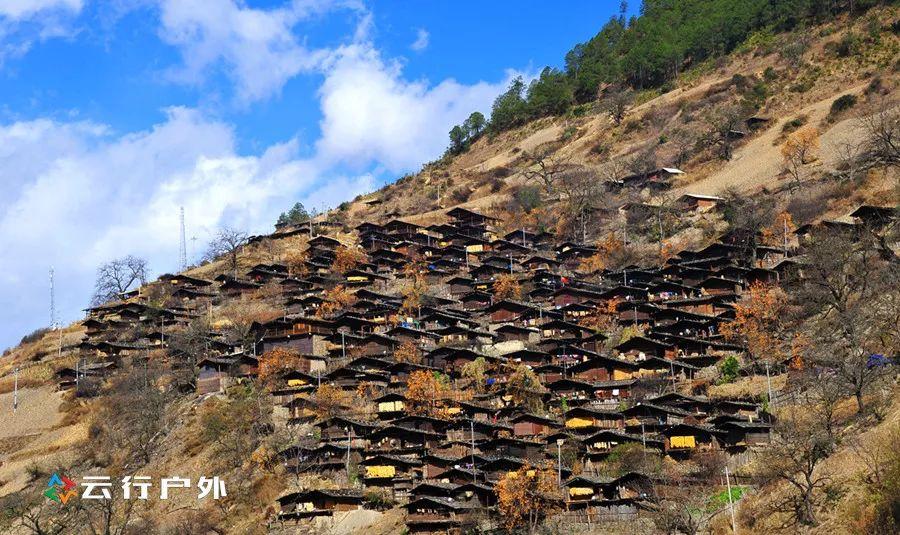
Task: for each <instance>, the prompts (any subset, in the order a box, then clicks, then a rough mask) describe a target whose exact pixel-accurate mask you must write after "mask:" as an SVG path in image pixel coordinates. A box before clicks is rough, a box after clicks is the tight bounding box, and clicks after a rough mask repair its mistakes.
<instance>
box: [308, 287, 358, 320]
mask: <svg viewBox="0 0 900 535" xmlns="http://www.w3.org/2000/svg"><path fill="white" fill-rule="evenodd" d="M355 300H356V298H355V297H354V296H353V294H352V293H350V291H349V290H347V288H345V287H344V286H343V285H340V284H339V285H337V286H335V287H334V288H329V289H328V290H325V291H324V292H322V304H321V305H319V308H318V309H317V310H316V316H318V317H320V318H323V317H326V316H330V315H331V314H333V313H335V312H337V311H338V310H343V309H345V308H347V307H348V306H350V305H352V304H353V302H354V301H355Z"/></svg>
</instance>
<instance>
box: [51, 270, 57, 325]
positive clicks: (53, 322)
mask: <svg viewBox="0 0 900 535" xmlns="http://www.w3.org/2000/svg"><path fill="white" fill-rule="evenodd" d="M50 327H51V328H52V329H55V328H56V288H54V282H53V266H50Z"/></svg>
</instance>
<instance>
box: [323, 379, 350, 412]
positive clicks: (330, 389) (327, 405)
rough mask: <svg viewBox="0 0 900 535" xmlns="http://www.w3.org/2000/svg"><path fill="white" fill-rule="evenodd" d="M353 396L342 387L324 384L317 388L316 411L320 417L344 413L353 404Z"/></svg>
mask: <svg viewBox="0 0 900 535" xmlns="http://www.w3.org/2000/svg"><path fill="white" fill-rule="evenodd" d="M352 401H353V397H352V396H351V395H350V394H349V393H347V392H345V391H343V390H341V389H340V388H338V387H336V386H334V385H329V384H323V385H320V386H319V388H317V389H316V393H315V402H316V413H317V414H318V415H319V417H320V418H330V417H332V416H337V415H339V414H343V413H344V412H345V411H346V410H347V408H348V407H350V406H351V405H352Z"/></svg>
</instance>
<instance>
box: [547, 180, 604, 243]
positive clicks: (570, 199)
mask: <svg viewBox="0 0 900 535" xmlns="http://www.w3.org/2000/svg"><path fill="white" fill-rule="evenodd" d="M557 187H558V188H559V190H560V193H561V194H562V197H563V199H564V202H565V204H566V210H567V213H569V214H571V215H573V216H575V217H577V218H578V220H579V222H580V225H579V226H580V227H581V240H582V241H583V242H586V241H587V227H588V219H589V217H590V213H591V211H592V210H593V208H594V205H595V204H596V202H597V200H598V198H599V197H600V196H601V195H602V193H603V188H602V184H601V181H600V180H599V177H598V176H597V173H596V171H594V170H593V169H590V168H588V167H583V166H577V167H573V168H570V169H568V170H567V171H566V172H565V173H562V174H561V175H560V178H559V181H558V182H557Z"/></svg>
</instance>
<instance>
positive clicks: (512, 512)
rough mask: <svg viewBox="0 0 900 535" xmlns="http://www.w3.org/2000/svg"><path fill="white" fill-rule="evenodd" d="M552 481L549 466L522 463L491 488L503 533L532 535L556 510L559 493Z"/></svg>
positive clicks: (554, 477)
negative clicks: (495, 495) (495, 499)
mask: <svg viewBox="0 0 900 535" xmlns="http://www.w3.org/2000/svg"><path fill="white" fill-rule="evenodd" d="M556 479H557V474H556V472H555V471H554V470H553V468H552V467H550V466H544V467H543V468H537V467H533V466H531V465H530V464H528V463H525V464H524V465H523V466H522V467H521V468H519V469H518V470H516V471H515V472H509V473H507V474H506V475H505V476H504V477H503V478H502V479H500V481H498V482H497V484H496V485H494V492H495V493H496V494H497V509H498V510H499V512H500V518H501V521H502V522H503V527H505V528H506V531H507V532H509V533H513V532H514V531H517V530H519V529H522V528H525V529H526V530H528V532H529V533H533V532H534V530H535V529H536V528H537V526H538V524H539V523H540V521H541V520H542V519H544V518H546V517H547V516H549V515H551V514H552V513H553V512H555V511H557V510H558V509H559V504H560V503H561V501H562V494H561V489H559V488H558V486H557V481H556Z"/></svg>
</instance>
